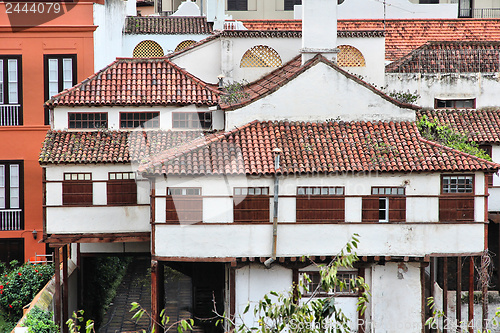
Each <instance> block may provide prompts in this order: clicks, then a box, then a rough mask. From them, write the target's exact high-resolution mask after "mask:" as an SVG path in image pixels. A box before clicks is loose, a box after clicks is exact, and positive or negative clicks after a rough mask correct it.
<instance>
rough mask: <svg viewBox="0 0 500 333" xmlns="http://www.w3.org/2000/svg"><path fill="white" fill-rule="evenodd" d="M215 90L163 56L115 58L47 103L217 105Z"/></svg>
mask: <svg viewBox="0 0 500 333" xmlns="http://www.w3.org/2000/svg"><path fill="white" fill-rule="evenodd" d="M218 94H219V91H218V90H217V88H216V87H215V86H214V85H210V84H207V83H205V82H203V81H201V80H200V79H198V78H197V77H195V76H193V75H192V74H190V73H188V72H187V71H185V70H184V69H182V68H180V67H179V66H177V65H176V64H174V63H172V62H171V61H170V60H168V59H167V58H119V59H117V60H116V61H115V62H113V63H112V64H110V65H108V66H107V67H105V68H103V69H102V70H100V71H99V72H97V73H95V74H93V75H92V76H90V77H89V78H87V79H85V80H84V81H82V82H80V83H78V84H77V85H76V86H74V87H72V88H70V89H68V90H64V91H63V92H61V93H59V94H57V95H55V96H54V97H52V98H51V99H50V100H48V101H47V102H46V103H45V104H46V105H48V106H59V105H64V106H83V105H85V106H114V105H127V106H129V105H136V106H139V105H140V106H144V105H187V104H196V105H217V101H218Z"/></svg>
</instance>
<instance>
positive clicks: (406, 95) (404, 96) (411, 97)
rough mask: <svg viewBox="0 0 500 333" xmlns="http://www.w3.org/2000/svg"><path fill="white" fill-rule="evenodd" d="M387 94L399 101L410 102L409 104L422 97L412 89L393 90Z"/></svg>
mask: <svg viewBox="0 0 500 333" xmlns="http://www.w3.org/2000/svg"><path fill="white" fill-rule="evenodd" d="M387 94H388V95H389V96H390V97H392V98H394V99H395V100H396V101H398V102H401V103H408V104H413V103H415V102H416V101H417V100H418V99H419V98H420V95H419V94H418V92H417V91H416V90H415V91H414V92H413V93H412V92H410V90H407V91H396V90H393V91H390V92H388V93H387Z"/></svg>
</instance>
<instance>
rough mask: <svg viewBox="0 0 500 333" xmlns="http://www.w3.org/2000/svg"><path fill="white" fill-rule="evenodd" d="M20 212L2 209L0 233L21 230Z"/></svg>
mask: <svg viewBox="0 0 500 333" xmlns="http://www.w3.org/2000/svg"><path fill="white" fill-rule="evenodd" d="M22 228H23V221H22V210H21V209H2V210H0V231H9V230H22Z"/></svg>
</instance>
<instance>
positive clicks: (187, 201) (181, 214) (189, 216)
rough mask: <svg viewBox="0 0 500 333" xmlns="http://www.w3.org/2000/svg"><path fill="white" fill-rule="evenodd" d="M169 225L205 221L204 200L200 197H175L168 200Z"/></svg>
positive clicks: (168, 197)
mask: <svg viewBox="0 0 500 333" xmlns="http://www.w3.org/2000/svg"><path fill="white" fill-rule="evenodd" d="M165 218H166V223H167V224H183V223H186V224H192V223H200V222H202V221H203V198H202V197H201V196H198V195H193V196H188V195H175V196H171V195H169V196H167V198H166V217H165Z"/></svg>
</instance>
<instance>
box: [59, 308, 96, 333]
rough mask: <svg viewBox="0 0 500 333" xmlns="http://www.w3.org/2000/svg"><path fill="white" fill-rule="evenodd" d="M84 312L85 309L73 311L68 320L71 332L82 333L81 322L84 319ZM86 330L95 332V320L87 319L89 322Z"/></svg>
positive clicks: (89, 332)
mask: <svg viewBox="0 0 500 333" xmlns="http://www.w3.org/2000/svg"><path fill="white" fill-rule="evenodd" d="M83 313H84V312H83V310H79V311H77V312H73V315H72V316H71V318H70V319H68V321H67V322H66V325H68V329H69V332H70V333H80V330H81V328H82V326H81V323H82V322H83V321H84V319H83ZM85 332H86V333H95V330H94V321H93V320H90V319H89V320H87V322H86V323H85Z"/></svg>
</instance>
